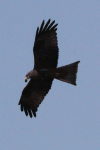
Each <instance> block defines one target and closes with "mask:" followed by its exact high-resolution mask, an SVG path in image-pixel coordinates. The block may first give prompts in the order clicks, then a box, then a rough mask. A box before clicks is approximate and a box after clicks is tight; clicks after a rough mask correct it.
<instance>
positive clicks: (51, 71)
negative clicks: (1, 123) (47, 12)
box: [19, 19, 79, 117]
mask: <svg viewBox="0 0 100 150" xmlns="http://www.w3.org/2000/svg"><path fill="white" fill-rule="evenodd" d="M54 23H55V20H54V21H53V22H51V24H50V19H49V20H48V21H47V23H46V24H45V26H44V20H43V22H42V24H41V27H40V29H39V28H37V31H36V36H35V42H34V47H33V54H34V69H33V70H32V71H30V72H28V73H27V74H26V76H25V81H27V80H28V79H30V81H29V82H28V84H27V85H26V87H25V88H24V89H23V91H22V95H21V98H20V101H19V105H20V106H21V111H23V110H24V111H25V114H26V116H27V115H28V114H29V116H30V117H32V116H33V115H34V117H36V112H37V108H38V107H39V105H40V104H41V102H42V101H43V99H44V97H45V96H46V94H47V93H48V91H49V90H50V89H51V85H52V81H53V80H54V78H56V79H58V80H61V81H64V82H68V83H71V84H74V85H76V73H77V67H78V63H79V61H77V62H75V63H73V64H70V65H66V66H63V67H59V68H57V63H58V53H59V51H58V45H57V33H56V30H57V28H56V27H57V25H58V24H55V25H54Z"/></svg>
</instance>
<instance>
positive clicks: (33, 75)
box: [24, 69, 39, 82]
mask: <svg viewBox="0 0 100 150" xmlns="http://www.w3.org/2000/svg"><path fill="white" fill-rule="evenodd" d="M38 75H39V74H38V72H37V71H36V70H35V69H33V70H31V71H30V72H28V73H27V74H26V76H25V78H24V80H25V82H27V81H28V79H30V78H34V77H36V76H38Z"/></svg>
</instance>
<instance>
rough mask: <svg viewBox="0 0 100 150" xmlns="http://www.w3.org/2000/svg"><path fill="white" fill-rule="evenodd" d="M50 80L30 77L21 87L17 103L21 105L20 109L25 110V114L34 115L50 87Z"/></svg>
mask: <svg viewBox="0 0 100 150" xmlns="http://www.w3.org/2000/svg"><path fill="white" fill-rule="evenodd" d="M52 81H53V79H47V80H41V79H39V80H34V79H31V80H30V81H29V83H28V84H27V86H26V87H25V88H24V89H23V92H22V95H21V98H20V101H19V105H20V106H21V111H23V110H24V111H25V114H26V116H27V115H29V116H30V117H31V118H32V116H33V115H34V117H36V112H37V108H38V107H39V105H40V104H41V102H42V101H43V99H44V97H45V96H46V94H47V93H48V91H49V90H50V89H51V85H52Z"/></svg>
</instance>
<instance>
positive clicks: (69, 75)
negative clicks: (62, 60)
mask: <svg viewBox="0 0 100 150" xmlns="http://www.w3.org/2000/svg"><path fill="white" fill-rule="evenodd" d="M79 62H80V61H77V62H74V63H72V64H69V65H66V66H62V67H58V68H56V73H55V79H57V80H61V81H64V82H68V83H70V84H73V85H76V73H77V71H78V63H79Z"/></svg>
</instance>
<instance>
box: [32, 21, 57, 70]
mask: <svg viewBox="0 0 100 150" xmlns="http://www.w3.org/2000/svg"><path fill="white" fill-rule="evenodd" d="M54 23H55V20H54V21H53V22H51V23H50V19H49V20H48V21H47V23H46V24H45V26H44V20H43V22H42V24H41V27H40V29H39V27H38V28H37V31H36V36H35V42H34V47H33V53H34V69H36V70H40V69H50V68H56V67H57V63H58V45H57V33H56V30H57V28H56V26H57V25H58V24H55V25H54Z"/></svg>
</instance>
